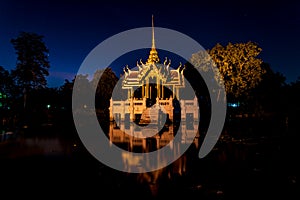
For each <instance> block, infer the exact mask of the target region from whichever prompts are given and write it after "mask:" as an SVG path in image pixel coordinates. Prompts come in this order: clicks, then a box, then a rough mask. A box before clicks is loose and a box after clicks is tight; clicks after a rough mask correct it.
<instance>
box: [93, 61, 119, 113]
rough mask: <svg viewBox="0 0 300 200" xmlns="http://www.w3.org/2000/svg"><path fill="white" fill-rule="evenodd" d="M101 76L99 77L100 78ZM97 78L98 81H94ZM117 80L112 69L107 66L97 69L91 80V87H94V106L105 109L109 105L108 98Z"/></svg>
mask: <svg viewBox="0 0 300 200" xmlns="http://www.w3.org/2000/svg"><path fill="white" fill-rule="evenodd" d="M100 76H101V78H100ZM96 80H98V82H97V81H96ZM117 82H118V77H117V76H116V74H115V73H114V72H113V70H112V69H111V68H110V67H108V68H106V69H101V70H97V71H96V72H95V73H94V77H93V79H92V81H91V84H92V85H93V87H96V107H97V108H101V109H107V108H108V107H109V105H110V102H109V100H110V98H111V96H112V93H113V90H114V88H115V86H116V84H117Z"/></svg>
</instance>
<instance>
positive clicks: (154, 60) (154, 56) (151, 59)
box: [146, 15, 159, 64]
mask: <svg viewBox="0 0 300 200" xmlns="http://www.w3.org/2000/svg"><path fill="white" fill-rule="evenodd" d="M158 62H159V57H158V54H157V51H156V48H155V37H154V16H153V15H152V48H151V51H150V55H149V57H148V60H147V63H146V64H153V63H158Z"/></svg>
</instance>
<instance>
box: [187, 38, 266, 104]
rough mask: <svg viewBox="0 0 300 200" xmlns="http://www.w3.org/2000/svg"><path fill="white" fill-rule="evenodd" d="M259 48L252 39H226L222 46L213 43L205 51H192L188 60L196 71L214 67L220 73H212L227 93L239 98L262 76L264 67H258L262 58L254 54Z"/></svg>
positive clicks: (255, 84)
mask: <svg viewBox="0 0 300 200" xmlns="http://www.w3.org/2000/svg"><path fill="white" fill-rule="evenodd" d="M261 51H262V49H261V48H260V47H259V46H258V45H257V44H256V43H253V42H247V43H236V44H232V43H229V44H228V45H227V46H225V47H223V46H222V45H221V44H217V45H216V46H214V47H213V48H212V49H211V50H207V53H206V52H203V51H199V52H197V53H195V54H193V55H192V58H191V63H192V64H193V65H194V66H195V67H196V68H198V69H199V70H200V71H203V72H207V71H208V70H214V68H213V67H214V66H216V67H217V68H218V70H219V72H220V73H215V74H216V75H217V76H216V77H214V78H215V79H216V80H217V81H218V82H220V83H224V85H225V90H226V93H227V96H228V97H229V99H230V97H233V98H240V97H243V96H247V94H248V92H249V91H250V90H251V89H253V88H254V87H256V86H257V85H258V83H259V82H260V81H261V80H262V75H263V74H264V73H265V70H264V69H263V68H262V67H261V64H262V60H261V59H260V58H258V57H257V56H258V55H259V54H260V52H261Z"/></svg>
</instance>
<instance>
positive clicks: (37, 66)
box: [11, 32, 50, 90]
mask: <svg viewBox="0 0 300 200" xmlns="http://www.w3.org/2000/svg"><path fill="white" fill-rule="evenodd" d="M11 43H12V44H13V46H14V48H15V51H16V54H17V65H16V69H15V70H12V77H13V78H14V80H15V82H16V84H17V85H18V86H20V87H21V88H26V89H27V90H29V89H37V88H45V87H46V86H47V80H46V76H48V75H49V72H48V70H49V68H50V63H49V61H48V54H49V50H48V48H47V47H46V45H45V43H44V41H43V36H41V35H38V34H36V33H28V32H21V33H20V34H19V36H18V37H17V38H15V39H12V40H11Z"/></svg>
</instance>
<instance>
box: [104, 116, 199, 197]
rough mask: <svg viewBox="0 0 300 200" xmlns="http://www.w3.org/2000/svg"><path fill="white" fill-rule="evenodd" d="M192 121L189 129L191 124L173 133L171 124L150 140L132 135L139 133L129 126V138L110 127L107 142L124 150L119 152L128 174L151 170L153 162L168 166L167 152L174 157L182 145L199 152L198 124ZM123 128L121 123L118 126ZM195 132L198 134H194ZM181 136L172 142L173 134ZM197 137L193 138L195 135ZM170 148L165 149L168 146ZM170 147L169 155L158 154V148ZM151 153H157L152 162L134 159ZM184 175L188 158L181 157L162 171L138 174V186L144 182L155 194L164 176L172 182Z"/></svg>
mask: <svg viewBox="0 0 300 200" xmlns="http://www.w3.org/2000/svg"><path fill="white" fill-rule="evenodd" d="M196 123H198V122H195V123H194V124H195V125H193V123H192V126H191V123H190V124H189V127H187V124H186V123H185V122H183V123H182V125H181V130H178V131H177V133H174V127H173V126H172V125H170V126H169V127H167V128H166V129H165V130H164V131H161V132H160V133H157V134H155V135H153V136H152V137H150V138H138V137H133V136H139V134H141V133H140V131H139V130H134V129H133V128H132V127H128V128H127V130H125V131H126V132H127V131H131V132H130V135H129V134H126V133H125V132H124V131H122V130H121V129H119V128H118V127H116V126H115V124H113V123H111V124H110V129H109V130H110V131H109V135H108V136H109V140H110V142H111V144H115V145H118V146H119V147H122V148H123V149H124V150H126V151H122V155H121V159H122V162H123V164H124V167H125V168H126V171H128V172H131V171H135V170H134V169H139V170H138V171H145V170H142V169H143V168H146V169H147V168H151V166H153V163H157V162H160V163H161V162H163V163H167V159H168V157H170V154H169V153H172V154H173V155H174V156H176V155H179V154H180V149H181V148H182V147H183V145H190V144H191V143H192V145H193V146H194V147H196V149H198V146H199V144H198V138H199V132H198V125H197V124H196ZM120 126H122V124H120ZM149 131H156V132H158V131H157V130H156V129H155V127H152V130H149ZM195 132H197V134H195ZM176 134H180V138H179V140H174V138H175V135H176ZM195 135H196V136H195ZM168 144H169V146H166V145H168ZM163 147H165V148H169V151H168V153H162V151H157V150H158V149H160V148H163ZM151 151H157V158H155V159H154V160H151V159H150V158H149V157H147V156H146V157H143V156H142V155H141V156H137V155H136V154H135V155H134V156H133V152H134V153H147V152H151ZM186 172H187V157H186V155H184V154H183V155H182V156H180V157H179V159H177V160H176V161H175V162H173V163H172V164H171V165H170V166H167V167H165V168H162V169H159V170H155V171H152V172H147V173H139V174H137V181H138V182H140V183H146V184H147V185H148V186H149V189H150V190H151V191H152V193H153V195H155V194H156V192H157V189H158V187H159V179H160V178H162V177H164V176H163V174H164V175H166V177H167V178H168V179H169V180H172V179H173V178H174V176H182V175H184V174H185V173H186Z"/></svg>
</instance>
